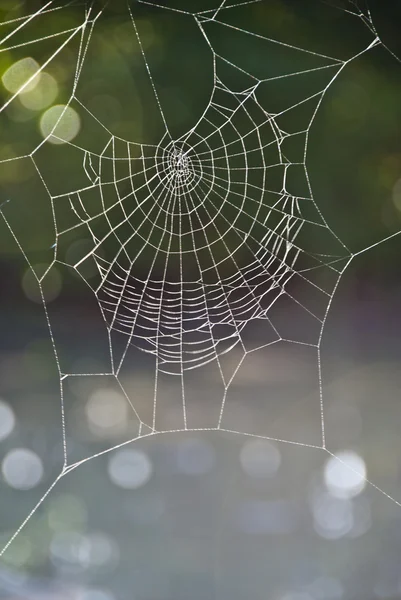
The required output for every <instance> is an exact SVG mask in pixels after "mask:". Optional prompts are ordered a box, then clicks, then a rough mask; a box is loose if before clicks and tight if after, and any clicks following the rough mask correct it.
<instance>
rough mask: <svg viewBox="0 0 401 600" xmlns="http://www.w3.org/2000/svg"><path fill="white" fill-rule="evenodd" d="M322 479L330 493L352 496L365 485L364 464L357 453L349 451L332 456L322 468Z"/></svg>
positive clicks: (341, 496)
mask: <svg viewBox="0 0 401 600" xmlns="http://www.w3.org/2000/svg"><path fill="white" fill-rule="evenodd" d="M324 481H325V484H326V487H327V489H328V491H329V492H330V494H332V495H333V496H335V497H337V498H353V497H354V496H357V495H358V494H360V493H361V492H362V491H363V490H364V488H365V486H366V464H365V461H364V460H363V458H362V457H361V456H359V454H357V453H356V452H351V451H343V452H340V453H337V458H336V457H334V456H332V457H330V458H329V460H328V461H327V463H326V465H325V468H324Z"/></svg>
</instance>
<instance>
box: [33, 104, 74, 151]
mask: <svg viewBox="0 0 401 600" xmlns="http://www.w3.org/2000/svg"><path fill="white" fill-rule="evenodd" d="M80 129H81V119H80V116H79V114H78V113H77V111H76V110H74V109H73V108H71V106H66V105H64V104H56V105H55V106H52V107H51V108H48V109H47V110H46V111H45V112H44V113H43V115H42V116H41V119H40V131H41V133H42V135H43V137H44V138H47V137H48V136H50V137H49V138H48V140H47V141H48V142H51V143H52V144H65V143H66V142H70V141H71V140H73V139H74V138H75V137H76V136H77V135H78V133H79V130H80Z"/></svg>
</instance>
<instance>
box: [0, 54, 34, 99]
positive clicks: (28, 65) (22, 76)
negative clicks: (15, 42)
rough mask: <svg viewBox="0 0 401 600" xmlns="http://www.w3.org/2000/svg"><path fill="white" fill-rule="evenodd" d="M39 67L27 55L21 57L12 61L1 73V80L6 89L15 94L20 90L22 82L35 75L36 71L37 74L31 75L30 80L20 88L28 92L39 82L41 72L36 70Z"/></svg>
mask: <svg viewBox="0 0 401 600" xmlns="http://www.w3.org/2000/svg"><path fill="white" fill-rule="evenodd" d="M39 69H40V65H39V63H37V62H36V60H35V59H33V58H31V57H30V56H28V57H27V58H22V59H21V60H18V61H17V62H15V63H13V64H12V65H11V67H9V68H8V69H7V71H5V72H4V73H3V76H2V78H1V81H2V83H3V85H4V87H5V88H6V90H8V91H9V92H11V93H12V94H16V93H17V92H19V91H20V90H21V88H22V87H23V86H24V84H25V83H26V82H27V81H29V79H30V78H31V77H33V76H34V75H35V73H38V74H37V76H36V77H33V79H32V81H30V82H29V83H28V85H27V86H26V87H24V89H23V90H22V92H24V93H25V92H30V91H31V90H33V89H35V87H36V86H37V85H38V83H39V80H40V77H41V74H40V73H39V72H38V71H39Z"/></svg>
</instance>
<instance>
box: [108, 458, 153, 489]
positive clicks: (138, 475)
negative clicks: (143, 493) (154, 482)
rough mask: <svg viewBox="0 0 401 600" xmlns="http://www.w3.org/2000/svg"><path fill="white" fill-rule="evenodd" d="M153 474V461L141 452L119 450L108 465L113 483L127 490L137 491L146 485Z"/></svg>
mask: <svg viewBox="0 0 401 600" xmlns="http://www.w3.org/2000/svg"><path fill="white" fill-rule="evenodd" d="M152 472H153V466H152V463H151V460H150V458H149V457H148V455H147V454H145V452H142V451H141V450H131V449H124V450H118V451H117V452H115V453H113V455H112V456H111V458H110V460H109V464H108V473H109V477H110V479H111V481H112V482H113V483H114V484H115V485H117V486H118V487H121V488H124V489H127V490H135V489H137V488H139V487H142V486H143V485H145V483H147V482H148V481H149V479H150V478H151V476H152Z"/></svg>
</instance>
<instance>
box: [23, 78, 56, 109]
mask: <svg viewBox="0 0 401 600" xmlns="http://www.w3.org/2000/svg"><path fill="white" fill-rule="evenodd" d="M57 94H58V84H57V81H56V80H55V79H54V77H52V76H51V75H49V73H42V75H41V77H40V80H39V82H38V84H37V85H35V87H34V88H33V89H32V90H29V91H28V92H26V93H25V90H24V93H23V94H21V95H20V97H19V99H20V102H21V104H22V105H23V106H25V108H29V110H43V109H44V108H47V107H48V106H50V104H52V103H53V102H54V101H55V99H56V98H57Z"/></svg>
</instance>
